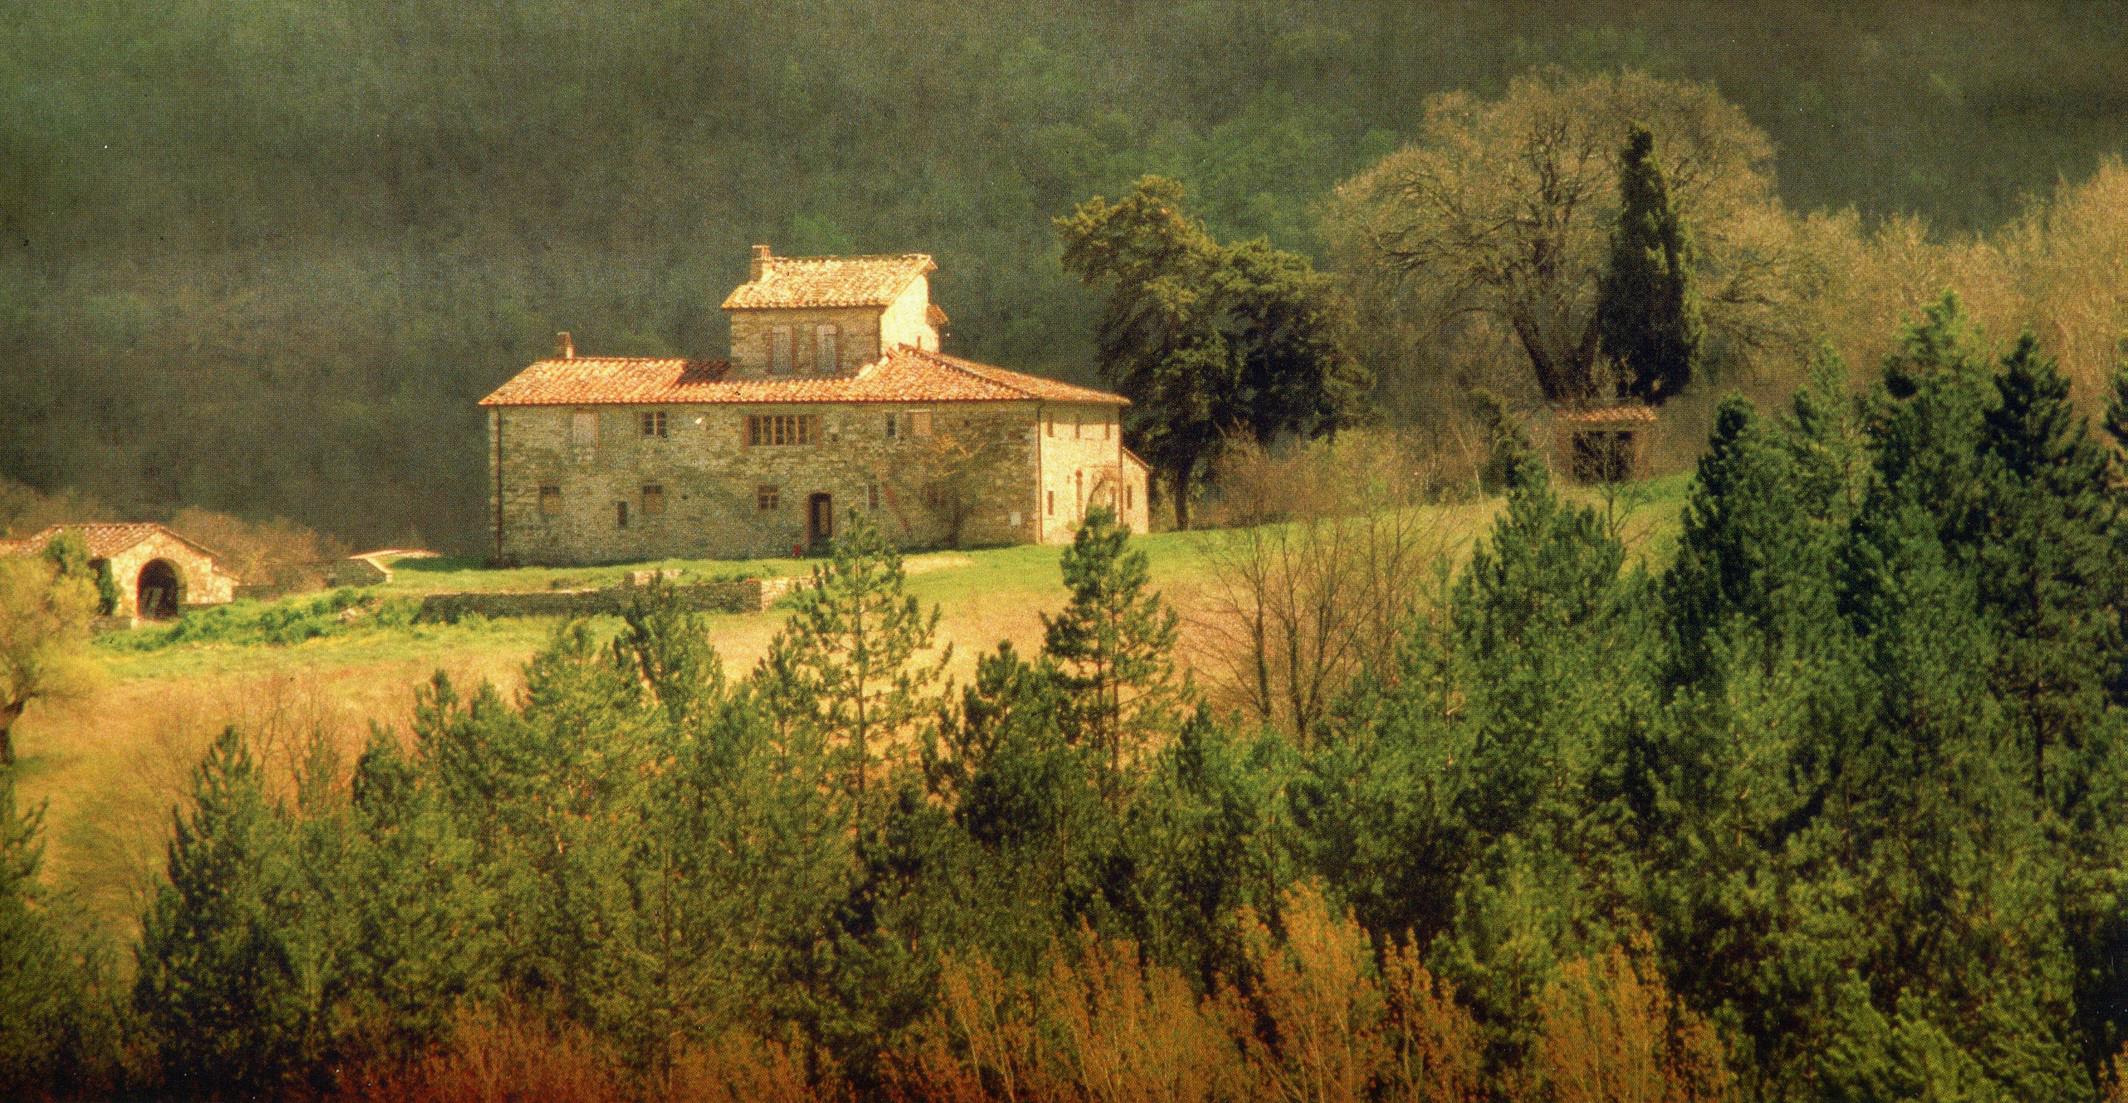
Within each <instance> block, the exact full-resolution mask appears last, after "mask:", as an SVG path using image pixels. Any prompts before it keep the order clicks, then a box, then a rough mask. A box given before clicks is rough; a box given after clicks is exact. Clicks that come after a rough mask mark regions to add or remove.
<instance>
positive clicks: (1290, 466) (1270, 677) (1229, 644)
mask: <svg viewBox="0 0 2128 1103" xmlns="http://www.w3.org/2000/svg"><path fill="white" fill-rule="evenodd" d="M1431 468H1432V464H1431V463H1430V461H1429V460H1427V459H1426V458H1425V457H1424V456H1423V455H1422V454H1421V453H1420V452H1419V450H1418V449H1416V448H1414V447H1410V446H1409V445H1408V443H1407V442H1405V441H1403V440H1400V439H1399V438H1397V437H1394V436H1391V435H1388V434H1382V433H1345V434H1341V435H1339V436H1338V437H1337V438H1336V439H1335V440H1334V441H1313V442H1307V443H1305V444H1297V445H1295V446H1292V447H1290V448H1286V449H1283V450H1274V449H1265V448H1263V447H1261V446H1258V445H1257V444H1255V443H1254V442H1252V441H1247V440H1238V441H1234V442H1231V443H1230V444H1229V445H1228V446H1227V448H1226V450H1225V452H1224V455H1223V458H1222V460H1221V465H1220V470H1219V475H1218V483H1219V486H1220V490H1221V495H1222V506H1223V510H1224V516H1223V518H1222V519H1223V520H1224V521H1226V522H1227V523H1228V524H1230V525H1234V526H1237V527H1232V528H1228V529H1224V530H1218V531H1212V532H1208V533H1206V534H1205V535H1204V536H1203V537H1202V538H1201V539H1200V543H1199V548H1200V551H1201V553H1202V554H1203V555H1204V557H1205V559H1206V561H1207V563H1208V566H1209V570H1208V571H1207V572H1206V579H1207V580H1206V582H1205V584H1204V589H1203V593H1202V595H1201V597H1200V599H1199V600H1196V601H1193V602H1191V605H1192V606H1193V607H1194V608H1195V609H1196V613H1195V615H1194V616H1193V618H1192V625H1191V627H1192V628H1193V629H1195V630H1196V635H1197V637H1198V639H1199V640H1200V641H1202V654H1203V658H1202V659H1201V661H1200V670H1201V672H1202V673H1203V674H1204V675H1205V678H1206V682H1207V683H1208V685H1209V687H1210V688H1211V691H1212V694H1213V699H1214V701H1215V702H1217V703H1220V704H1223V705H1226V706H1228V707H1232V708H1237V709H1241V710H1242V711H1244V712H1246V713H1248V714H1249V715H1250V716H1252V717H1254V718H1255V719H1258V720H1261V721H1263V722H1265V723H1269V724H1273V725H1276V726H1277V727H1279V728H1280V729H1281V730H1284V731H1285V732H1287V733H1288V734H1291V735H1294V736H1296V737H1298V738H1300V739H1303V740H1305V739H1310V738H1312V737H1313V736H1314V735H1315V734H1316V733H1317V732H1318V731H1319V729H1320V728H1321V726H1322V724H1323V723H1324V722H1325V721H1326V720H1327V719H1328V712H1329V709H1330V707H1331V705H1332V703H1333V702H1334V701H1335V700H1336V699H1337V697H1338V695H1339V694H1340V693H1342V692H1343V691H1344V689H1345V688H1346V687H1347V686H1349V685H1350V684H1351V682H1352V680H1353V679H1354V678H1355V677H1357V676H1358V675H1359V673H1360V671H1361V670H1363V669H1370V668H1371V669H1376V670H1380V669H1385V668H1386V666H1387V664H1388V662H1389V660H1390V659H1391V658H1393V657H1394V654H1395V650H1396V647H1397V641H1398V639H1399V633H1400V632H1401V629H1402V627H1403V625H1405V624H1406V623H1408V622H1409V620H1410V619H1411V616H1412V614H1413V612H1414V611H1415V610H1417V609H1418V608H1419V606H1420V605H1421V603H1422V602H1423V601H1425V600H1426V596H1427V587H1428V585H1429V583H1430V582H1431V581H1432V580H1433V579H1434V577H1435V574H1434V567H1435V566H1436V564H1438V563H1439V562H1441V561H1442V559H1443V557H1444V556H1446V555H1447V553H1448V551H1449V546H1450V536H1449V534H1448V533H1447V532H1446V531H1445V530H1444V529H1443V527H1442V525H1441V523H1440V515H1439V513H1438V512H1436V511H1431V510H1425V509H1421V508H1419V507H1420V505H1421V504H1422V503H1423V502H1424V501H1425V500H1426V497H1427V490H1428V488H1429V485H1430V482H1431V480H1430V479H1429V478H1428V474H1429V472H1430V470H1431Z"/></svg>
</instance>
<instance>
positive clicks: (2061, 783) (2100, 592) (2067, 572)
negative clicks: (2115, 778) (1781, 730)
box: [1974, 333, 2128, 809]
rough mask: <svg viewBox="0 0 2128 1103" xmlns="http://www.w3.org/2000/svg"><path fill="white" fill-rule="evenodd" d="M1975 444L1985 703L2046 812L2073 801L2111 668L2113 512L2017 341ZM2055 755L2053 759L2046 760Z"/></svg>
mask: <svg viewBox="0 0 2128 1103" xmlns="http://www.w3.org/2000/svg"><path fill="white" fill-rule="evenodd" d="M1995 389H1996V392H1997V395H1998V398H1997V401H1996V403H1995V404H1994V405H1993V407H1992V408H1991V409H1989V410H1988V411H1987V414H1986V417H1985V422H1984V426H1983V429H1982V432H1981V435H1980V452H1981V455H1982V458H1983V468H1982V474H1983V478H1984V479H1985V480H1986V484H1985V485H1986V488H1987V491H1986V503H1985V506H1984V516H1985V517H1986V518H1987V524H1986V527H1985V529H1984V530H1983V531H1982V532H1981V533H1980V534H1978V535H1979V539H1980V546H1979V547H1978V549H1977V550H1976V553H1975V564H1974V566H1975V568H1976V572H1977V573H1976V576H1975V577H1976V579H1977V582H1978V590H1979V593H1978V597H1979V600H1980V604H1981V607H1982V609H1984V610H1985V611H1986V612H1987V613H1988V614H1989V616H1990V617H1991V619H1992V622H1993V624H1994V627H1995V632H1996V644H1995V661H1994V664H1993V666H1994V672H1993V675H1992V677H1991V679H1990V680H1991V682H1992V683H1993V686H1994V690H1995V692H1996V694H1997V695H1998V696H2000V697H2002V698H2003V699H2004V700H2005V703H2007V704H2010V705H2011V706H2012V709H2013V714H2014V715H2017V716H2019V717H2020V722H2019V724H2018V727H2019V728H2020V729H2021V735H2022V737H2023V739H2024V740H2025V743H2026V745H2027V747H2028V749H2029V752H2030V773H2029V775H2028V777H2029V778H2030V782H2031V785H2032V790H2033V792H2034V793H2035V794H2036V795H2039V796H2041V798H2042V799H2043V800H2044V802H2045V803H2046V804H2047V805H2048V806H2050V807H2053V808H2056V809H2064V808H2065V806H2066V805H2067V804H2069V803H2073V802H2074V801H2076V800H2077V799H2078V797H2079V795H2080V794H2079V793H2078V792H2077V790H2078V789H2079V788H2081V786H2080V785H2079V784H2078V782H2077V779H2076V777H2075V774H2074V771H2073V769H2072V770H2071V771H2069V772H2067V773H2066V774H2065V773H2064V772H2062V771H2061V770H2060V769H2059V767H2058V766H2057V768H2056V770H2055V774H2056V776H2055V777H2054V778H2053V780H2052V783H2051V784H2050V780H2049V761H2050V760H2049V752H2050V751H2055V753H2060V754H2064V755H2067V756H2072V757H2073V756H2077V755H2080V754H2081V753H2082V751H2083V749H2084V747H2085V745H2086V742H2087V737H2088V735H2089V734H2090V733H2091V731H2092V729H2093V726H2094V725H2095V724H2096V723H2097V721H2098V716H2099V713H2100V711H2101V710H2102V709H2104V708H2105V706H2106V685H2105V683H2106V680H2107V679H2108V677H2109V676H2110V675H2111V674H2112V672H2113V669H2114V668H2115V666H2116V665H2117V664H2118V663H2119V662H2120V661H2121V650H2122V640H2121V625H2120V619H2119V609H2120V606H2119V599H2120V598H2121V597H2122V596H2123V594H2124V593H2128V591H2124V590H2123V584H2122V578H2123V575H2124V573H2128V563H2123V562H2122V561H2120V560H2119V559H2118V558H2117V548H2118V544H2117V542H2116V534H2115V531H2114V530H2115V527H2116V525H2117V524H2118V523H2119V522H2118V516H2117V512H2118V511H2117V506H2116V504H2115V502H2114V501H2113V500H2112V498H2111V496H2110V495H2109V494H2108V493H2107V490H2106V486H2105V478H2106V473H2107V458H2106V454H2105V452H2104V451H2103V450H2102V449H2101V448H2100V447H2099V446H2098V444H2097V442H2095V441H2093V440H2092V439H2091V437H2090V435H2089V433H2088V431H2087V429H2086V426H2085V423H2084V419H2083V416H2082V415H2080V414H2079V413H2077V411H2076V409H2075V408H2074V406H2072V405H2071V403H2070V401H2069V381H2068V380H2066V379H2064V378H2062V376H2061V374H2060V373H2059V372H2058V371H2056V370H2055V366H2054V362H2053V361H2052V360H2051V359H2048V358H2047V357H2045V356H2044V355H2042V354H2041V353H2040V352H2039V348H2038V343H2037V341H2035V340H2034V339H2033V337H2032V335H2031V334H2029V333H2027V334H2025V335H2024V336H2023V337H2022V338H2020V339H2019V341H2018V342H2017V345H2016V347H2015V348H2014V349H2012V350H2011V352H2010V354H2009V355H2008V356H2007V357H2005V358H2004V360H2003V368H2002V372H2001V374H1999V375H1998V376H1997V377H1996V380H1995ZM2057 749H2058V750H2057Z"/></svg>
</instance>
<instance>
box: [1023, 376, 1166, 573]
mask: <svg viewBox="0 0 2128 1103" xmlns="http://www.w3.org/2000/svg"><path fill="white" fill-rule="evenodd" d="M1117 413H1118V409H1117V407H1114V406H1105V405H1073V404H1068V403H1056V402H1051V403H1045V404H1043V407H1042V424H1041V434H1042V436H1041V455H1042V474H1041V494H1040V497H1041V505H1040V508H1041V511H1042V524H1041V534H1040V536H1039V539H1040V541H1041V542H1042V543H1044V544H1061V543H1066V542H1069V541H1070V540H1071V537H1072V533H1073V532H1074V531H1075V530H1077V528H1078V527H1079V521H1080V519H1081V518H1083V517H1085V516H1086V510H1087V509H1088V508H1090V507H1092V506H1096V505H1105V506H1108V507H1110V508H1112V509H1114V510H1115V511H1116V513H1117V516H1118V518H1119V520H1121V521H1122V522H1123V523H1124V524H1125V525H1127V526H1129V527H1130V529H1131V531H1133V532H1144V531H1145V509H1144V506H1145V470H1144V468H1141V467H1139V466H1138V465H1137V464H1134V463H1131V462H1129V460H1127V459H1126V458H1125V457H1124V455H1123V438H1122V434H1121V431H1120V426H1119V425H1118V424H1117V420H1116V415H1117ZM1125 487H1128V488H1129V494H1128V495H1126V494H1125V493H1124V489H1125ZM1126 497H1128V499H1129V501H1130V502H1131V504H1132V507H1133V508H1130V509H1125V508H1124V500H1125V498H1126ZM1134 522H1135V523H1134Z"/></svg>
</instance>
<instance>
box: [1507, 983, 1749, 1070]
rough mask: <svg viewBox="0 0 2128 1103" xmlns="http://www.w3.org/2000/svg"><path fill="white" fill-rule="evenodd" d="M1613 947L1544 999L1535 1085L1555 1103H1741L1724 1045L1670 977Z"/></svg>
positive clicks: (1546, 993)
mask: <svg viewBox="0 0 2128 1103" xmlns="http://www.w3.org/2000/svg"><path fill="white" fill-rule="evenodd" d="M1645 953H1646V947H1641V948H1640V951H1639V955H1637V956H1640V957H1641V958H1642V960H1640V961H1636V960H1635V956H1629V955H1628V954H1627V953H1626V951H1625V950H1623V949H1621V948H1619V947H1616V946H1614V947H1612V948H1611V949H1610V951H1609V952H1607V953H1605V954H1603V955H1601V956H1599V957H1594V958H1586V959H1582V960H1579V961H1573V962H1569V963H1567V964H1566V965H1565V966H1563V967H1561V969H1560V975H1559V978H1558V979H1557V980H1555V981H1553V982H1552V983H1551V984H1550V985H1548V986H1547V987H1546V988H1545V991H1544V994H1543V996H1541V997H1540V998H1539V1000H1538V1008H1537V1010H1538V1019H1539V1036H1538V1039H1537V1044H1536V1047H1535V1049H1534V1051H1533V1052H1532V1054H1531V1061H1532V1064H1533V1067H1532V1068H1531V1069H1530V1074H1531V1078H1532V1079H1533V1080H1535V1081H1536V1082H1537V1083H1539V1084H1541V1085H1543V1087H1544V1088H1545V1089H1546V1090H1545V1092H1544V1098H1547V1099H1550V1100H1552V1101H1553V1103H1716V1101H1719V1100H1729V1099H1734V1098H1736V1082H1735V1079H1734V1077H1732V1076H1731V1075H1730V1072H1729V1069H1728V1065H1727V1064H1726V1060H1725V1057H1724V1053H1723V1047H1722V1042H1721V1039H1720V1038H1719V1037H1718V1036H1716V1034H1715V1032H1714V1029H1713V1028H1712V1027H1711V1026H1709V1025H1708V1024H1707V1023H1706V1022H1705V1021H1704V1020H1702V1019H1701V1018H1700V1017H1699V1016H1697V1015H1695V1014H1693V1013H1692V1012H1691V1011H1689V1010H1687V1009H1686V1008H1685V1007H1684V1005H1683V1004H1681V1003H1679V1002H1678V1001H1677V1000H1676V999H1674V998H1673V997H1672V996H1671V995H1670V990H1669V988H1668V987H1667V986H1666V985H1665V984H1664V982H1663V977H1662V973H1661V972H1660V971H1659V970H1658V969H1657V968H1656V967H1655V966H1654V965H1653V964H1652V963H1651V962H1648V961H1646V960H1645Z"/></svg>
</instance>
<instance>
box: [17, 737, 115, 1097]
mask: <svg viewBox="0 0 2128 1103" xmlns="http://www.w3.org/2000/svg"><path fill="white" fill-rule="evenodd" d="M15 773H16V771H15V769H14V768H12V767H0V1093H5V1094H6V1095H8V1096H9V1097H11V1098H36V1097H40V1096H43V1095H46V1094H48V1093H50V1094H57V1093H58V1092H60V1091H62V1090H69V1089H73V1090H94V1089H96V1088H97V1087H98V1086H99V1085H100V1086H102V1087H105V1088H108V1087H109V1081H110V1078H111V1074H112V1072H113V1071H114V1069H113V1065H114V1064H115V1060H116V1057H117V1052H116V1050H117V1039H116V1037H115V1036H114V1035H115V1029H114V1028H115V1025H116V1024H115V1023H114V1022H112V1021H111V1017H110V1014H109V1011H108V1009H107V1008H106V1007H105V1006H104V1005H103V999H104V994H103V992H102V991H101V990H100V989H101V985H102V983H103V981H104V979H105V978H104V976H103V969H102V962H101V961H100V960H99V959H98V958H97V957H96V956H94V955H93V953H92V952H91V951H90V948H89V947H88V946H86V945H83V944H81V943H80V942H79V940H78V938H75V937H72V936H70V935H69V934H68V933H67V932H66V931H65V930H64V929H63V928H62V925H61V923H60V921H59V919H60V916H62V915H63V914H64V912H63V911H61V910H60V909H57V908H55V907H54V905H55V904H59V903H63V902H61V901H55V900H53V899H52V898H51V895H50V893H49V892H48V890H46V889H45V888H44V887H43V885H42V884H41V883H40V881H39V869H40V867H41V866H42V864H43V860H44V842H43V840H42V839H41V838H40V837H39V836H40V834H41V830H42V826H43V820H44V808H43V806H42V805H39V806H37V807H33V808H29V809H22V808H20V807H18V805H17V798H16V783H15Z"/></svg>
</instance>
